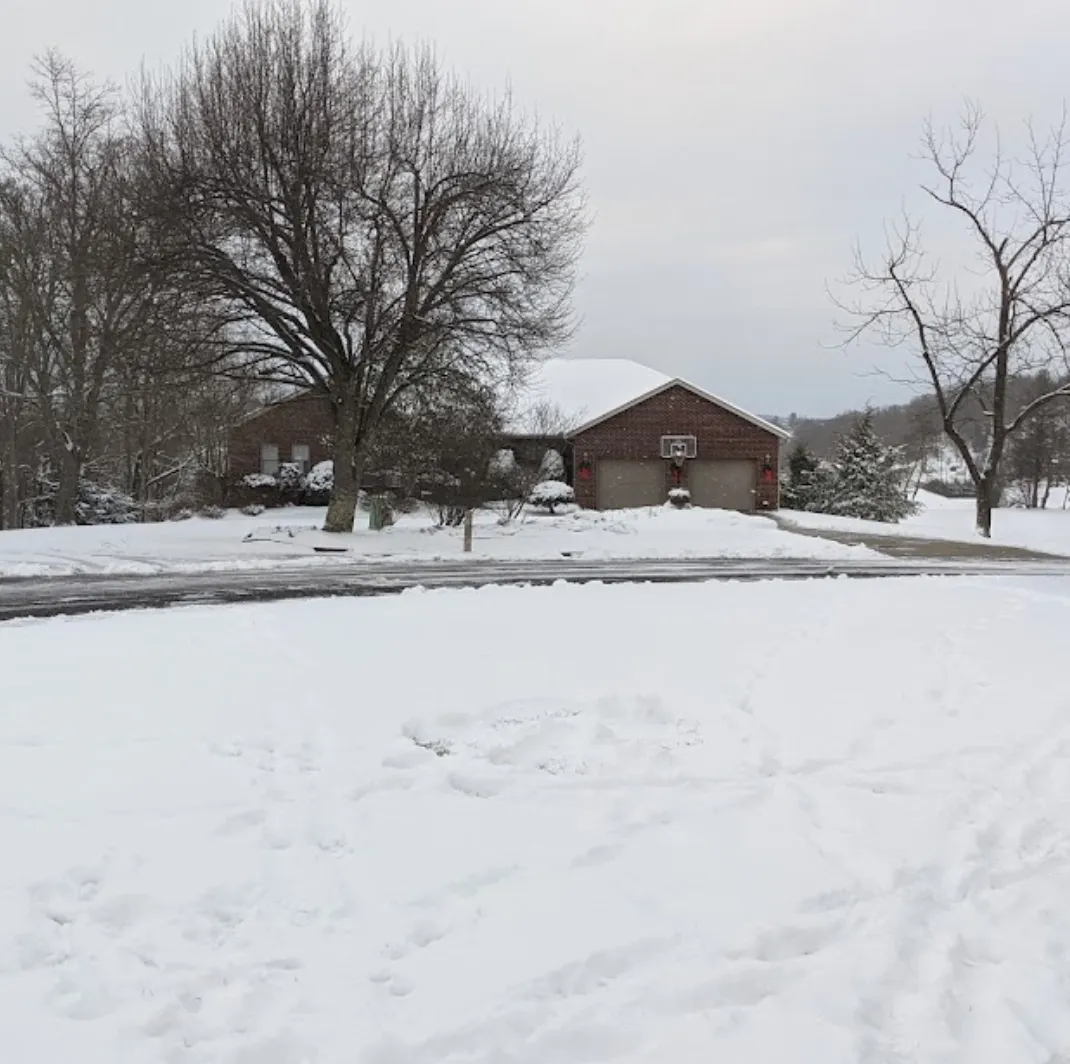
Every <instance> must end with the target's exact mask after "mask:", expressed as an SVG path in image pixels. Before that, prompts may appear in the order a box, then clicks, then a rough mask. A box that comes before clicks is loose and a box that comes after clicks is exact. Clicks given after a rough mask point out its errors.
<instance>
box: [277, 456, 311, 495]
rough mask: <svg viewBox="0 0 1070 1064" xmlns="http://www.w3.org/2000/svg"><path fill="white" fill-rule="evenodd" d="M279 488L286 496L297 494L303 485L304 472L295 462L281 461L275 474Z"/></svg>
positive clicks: (302, 488)
mask: <svg viewBox="0 0 1070 1064" xmlns="http://www.w3.org/2000/svg"><path fill="white" fill-rule="evenodd" d="M275 479H276V480H277V481H278V484H279V490H280V491H281V492H282V493H283V494H284V495H287V496H293V495H299V494H300V493H301V492H302V491H303V490H304V487H305V474H304V473H302V472H301V467H300V466H299V465H297V463H296V462H283V463H282V465H280V466H279V471H278V472H277V473H276V474H275Z"/></svg>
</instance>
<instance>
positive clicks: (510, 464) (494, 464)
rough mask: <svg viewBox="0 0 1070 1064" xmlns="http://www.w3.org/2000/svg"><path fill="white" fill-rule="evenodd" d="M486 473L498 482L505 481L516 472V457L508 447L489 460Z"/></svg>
mask: <svg viewBox="0 0 1070 1064" xmlns="http://www.w3.org/2000/svg"><path fill="white" fill-rule="evenodd" d="M487 472H488V474H489V475H490V476H491V477H494V478H495V479H498V480H503V481H504V480H507V479H508V478H509V477H511V476H512V475H513V474H514V473H515V472H516V455H515V454H513V452H512V451H511V450H509V448H508V447H503V448H502V449H501V450H500V451H496V452H495V454H494V456H493V457H492V458H491V460H490V464H489V466H488V468H487Z"/></svg>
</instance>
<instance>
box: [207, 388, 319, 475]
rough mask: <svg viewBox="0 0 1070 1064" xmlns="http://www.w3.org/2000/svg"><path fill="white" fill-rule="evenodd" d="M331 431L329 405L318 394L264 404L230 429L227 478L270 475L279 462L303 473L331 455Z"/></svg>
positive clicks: (274, 471)
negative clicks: (290, 463) (293, 465)
mask: <svg viewBox="0 0 1070 1064" xmlns="http://www.w3.org/2000/svg"><path fill="white" fill-rule="evenodd" d="M332 432H333V423H332V419H331V410H330V406H329V405H328V403H327V400H326V399H324V398H323V397H322V396H318V395H295V396H292V397H291V398H289V399H283V400H282V401H281V402H278V403H272V404H270V405H269V406H265V407H264V408H263V409H261V410H257V411H256V412H255V413H253V414H250V415H249V416H248V417H247V418H245V419H244V420H242V421H240V422H239V423H238V424H237V425H235V426H234V428H233V429H231V431H230V437H229V440H228V443H227V461H228V466H229V470H230V479H231V480H232V481H238V480H240V479H241V478H242V477H244V476H246V475H247V474H249V473H266V474H268V475H269V476H274V475H275V473H277V472H278V469H279V466H280V465H281V464H282V463H283V462H293V463H294V464H295V465H298V466H300V467H301V470H302V472H307V471H308V470H309V469H311V468H312V467H313V466H314V465H316V464H317V463H318V462H323V461H326V460H327V459H328V458H330V457H331V434H332Z"/></svg>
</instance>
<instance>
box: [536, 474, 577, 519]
mask: <svg viewBox="0 0 1070 1064" xmlns="http://www.w3.org/2000/svg"><path fill="white" fill-rule="evenodd" d="M575 498H576V493H575V492H574V491H573V490H572V487H571V485H569V484H565V483H564V482H563V481H560V480H544V481H543V482H542V483H541V484H536V485H535V487H534V488H532V489H531V494H530V495H529V496H528V502H529V503H531V505H532V506H541V507H543V508H544V509H546V510H549V511H550V513H553V512H554V507H556V506H566V505H568V503H570V502H573V501H575Z"/></svg>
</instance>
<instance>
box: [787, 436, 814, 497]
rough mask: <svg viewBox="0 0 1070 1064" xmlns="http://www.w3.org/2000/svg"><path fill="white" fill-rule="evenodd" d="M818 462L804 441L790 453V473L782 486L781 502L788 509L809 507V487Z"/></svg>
mask: <svg viewBox="0 0 1070 1064" xmlns="http://www.w3.org/2000/svg"><path fill="white" fill-rule="evenodd" d="M817 464H818V463H817V457H816V456H815V455H814V453H813V451H811V450H810V448H809V447H807V446H806V444H804V443H800V444H798V445H797V446H796V447H795V449H794V450H793V451H792V452H791V454H790V455H788V475H787V477H786V478H785V479H784V481H783V482H782V484H781V488H780V503H781V505H782V506H783V507H784V508H785V509H786V510H805V509H806V508H807V488H808V486H809V482H810V478H811V476H812V474H813V472H814V470H815V469H817Z"/></svg>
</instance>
